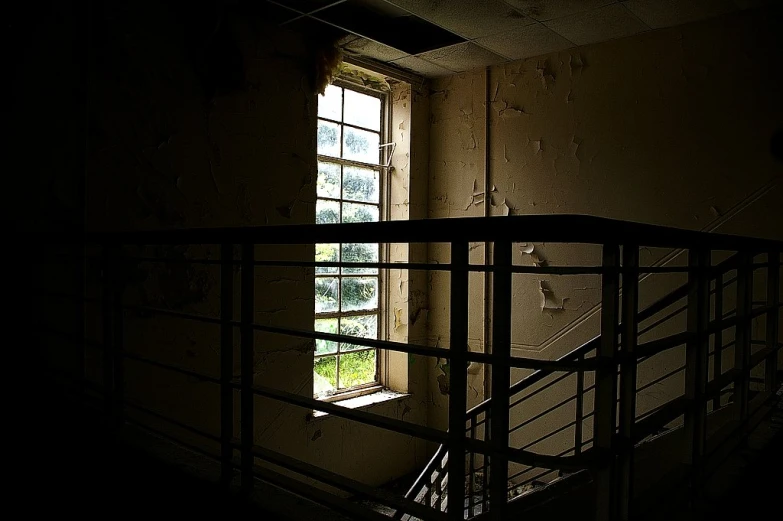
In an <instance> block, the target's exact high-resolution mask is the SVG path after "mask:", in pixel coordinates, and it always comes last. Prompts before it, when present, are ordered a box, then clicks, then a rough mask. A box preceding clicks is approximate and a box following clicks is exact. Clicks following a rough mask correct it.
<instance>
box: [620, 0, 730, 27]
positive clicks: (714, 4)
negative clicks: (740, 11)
mask: <svg viewBox="0 0 783 521" xmlns="http://www.w3.org/2000/svg"><path fill="white" fill-rule="evenodd" d="M623 5H625V7H627V8H628V10H629V11H631V12H632V13H633V14H635V15H636V16H638V17H639V19H640V20H641V21H643V22H644V23H646V24H647V25H649V26H650V27H652V28H653V29H658V28H660V27H671V26H673V25H680V24H684V23H688V22H693V21H695V20H701V19H703V18H709V17H710V16H716V15H719V14H724V13H728V12H730V11H734V10H736V9H737V6H736V5H735V3H734V2H733V1H732V0H688V1H687V2H683V1H682V0H628V1H626V2H623Z"/></svg>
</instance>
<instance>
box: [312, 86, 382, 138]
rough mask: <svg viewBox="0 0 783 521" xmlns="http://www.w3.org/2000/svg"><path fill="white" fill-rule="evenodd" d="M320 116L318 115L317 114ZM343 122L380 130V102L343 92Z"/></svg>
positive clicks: (365, 96) (351, 92) (357, 94)
mask: <svg viewBox="0 0 783 521" xmlns="http://www.w3.org/2000/svg"><path fill="white" fill-rule="evenodd" d="M318 115H319V116H320V115H321V114H320V113H319V114H318ZM345 122H346V123H350V124H351V125H357V126H360V127H365V128H371V129H373V130H381V100H380V98H376V97H375V96H368V95H367V94H362V93H360V92H356V91H352V90H346V91H345Z"/></svg>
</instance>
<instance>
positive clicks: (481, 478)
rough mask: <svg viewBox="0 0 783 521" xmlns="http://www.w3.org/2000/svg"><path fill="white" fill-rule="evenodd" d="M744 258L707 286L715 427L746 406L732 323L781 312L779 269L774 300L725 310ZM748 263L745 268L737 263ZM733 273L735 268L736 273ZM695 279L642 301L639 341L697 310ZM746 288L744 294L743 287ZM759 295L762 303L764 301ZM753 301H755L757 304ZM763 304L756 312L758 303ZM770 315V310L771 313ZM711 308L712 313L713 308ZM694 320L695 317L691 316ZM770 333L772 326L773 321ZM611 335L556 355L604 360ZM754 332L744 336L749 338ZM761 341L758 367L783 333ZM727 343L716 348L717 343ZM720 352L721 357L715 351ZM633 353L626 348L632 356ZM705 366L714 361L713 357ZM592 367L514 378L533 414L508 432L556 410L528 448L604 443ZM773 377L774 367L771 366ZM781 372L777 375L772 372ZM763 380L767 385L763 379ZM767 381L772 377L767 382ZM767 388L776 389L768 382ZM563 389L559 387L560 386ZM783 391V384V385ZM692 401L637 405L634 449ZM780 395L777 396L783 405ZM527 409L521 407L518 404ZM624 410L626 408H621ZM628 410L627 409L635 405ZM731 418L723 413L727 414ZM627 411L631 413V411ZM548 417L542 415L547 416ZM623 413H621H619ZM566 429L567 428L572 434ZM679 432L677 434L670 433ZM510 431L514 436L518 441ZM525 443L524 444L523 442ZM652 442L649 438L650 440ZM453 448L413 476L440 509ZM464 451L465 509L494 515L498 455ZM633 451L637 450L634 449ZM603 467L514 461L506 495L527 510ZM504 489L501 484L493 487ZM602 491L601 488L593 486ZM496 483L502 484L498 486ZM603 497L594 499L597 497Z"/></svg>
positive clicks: (655, 347) (586, 450) (556, 449)
mask: <svg viewBox="0 0 783 521" xmlns="http://www.w3.org/2000/svg"><path fill="white" fill-rule="evenodd" d="M741 263H742V258H741V257H740V255H739V254H735V255H732V256H731V257H729V258H728V259H726V260H724V261H723V262H721V263H720V264H718V265H716V266H715V267H713V269H711V270H710V271H709V274H708V275H707V276H706V277H705V279H706V280H705V281H703V282H706V287H707V288H708V296H707V297H706V298H707V302H709V298H710V297H712V298H713V299H715V300H716V301H715V303H714V306H715V310H714V311H713V314H714V319H713V320H712V322H709V327H710V329H711V330H713V331H715V332H717V333H718V335H717V338H716V339H715V341H714V342H713V344H712V347H711V348H710V352H709V354H708V359H709V361H708V364H707V365H708V366H709V367H711V368H712V373H713V375H712V379H711V381H710V382H709V383H708V384H707V386H706V388H705V390H704V393H703V394H704V395H706V396H709V397H711V402H708V405H709V407H708V410H707V416H708V418H710V419H714V420H715V421H711V422H710V423H711V425H710V426H709V429H710V430H711V431H717V430H719V429H720V428H721V427H725V426H727V425H730V424H731V423H732V419H731V415H730V414H727V413H731V412H732V411H733V410H735V409H736V408H737V405H738V404H737V403H736V399H737V398H736V396H737V393H736V389H735V384H736V381H737V378H736V377H737V375H738V368H737V367H734V368H731V369H729V370H728V371H726V370H725V369H722V368H721V360H722V359H723V358H725V357H724V356H723V355H724V354H725V353H722V351H723V350H726V349H727V348H733V346H734V343H735V342H729V343H727V344H723V341H722V339H721V333H722V332H723V330H724V329H726V328H728V327H730V326H732V325H733V326H734V327H735V328H736V327H738V326H740V325H741V322H740V320H739V319H738V317H737V313H738V310H739V312H740V313H742V314H745V315H754V316H758V315H759V314H761V313H764V312H768V311H772V312H776V311H777V309H779V307H780V306H779V304H778V300H777V299H776V298H775V295H774V293H775V292H776V291H777V290H778V288H777V287H773V284H774V282H775V280H776V277H774V276H773V277H770V279H771V280H770V287H769V290H770V291H769V294H768V297H769V299H770V300H771V302H763V303H762V304H769V305H768V306H765V307H757V308H756V309H755V310H751V309H742V307H743V303H742V302H741V301H740V304H739V305H738V307H735V309H733V310H731V311H729V312H726V311H725V309H722V308H723V301H724V298H723V296H724V290H725V289H726V288H728V287H730V286H738V292H739V293H740V294H741V293H742V292H746V291H747V287H743V286H744V284H743V283H742V282H741V281H740V282H738V279H739V278H740V277H741V276H742V267H741ZM738 270H739V271H738ZM732 274H734V275H732ZM693 286H694V284H693V282H690V283H689V284H685V285H682V286H680V287H678V288H676V289H674V290H673V291H671V292H669V293H668V294H667V295H665V296H664V297H662V298H660V299H659V300H657V301H656V302H654V303H653V304H651V305H649V306H647V307H646V308H645V309H643V310H640V311H639V312H638V313H637V314H636V317H635V321H636V323H635V327H634V328H633V330H635V336H636V339H635V342H634V343H635V344H638V343H639V337H640V336H641V335H643V334H645V333H650V332H652V331H654V330H655V328H661V327H664V326H665V325H667V324H669V323H671V321H673V320H676V319H677V318H678V317H681V316H682V315H684V314H688V313H690V314H691V315H693V314H694V312H695V311H696V310H695V307H696V306H694V305H693V303H691V305H690V306H689V305H688V303H687V302H684V303H683V301H686V300H688V298H689V296H690V298H691V300H692V299H693V292H694V288H693ZM739 296H740V298H742V297H741V295H739ZM757 304H758V303H757ZM751 307H752V305H751ZM754 311H755V313H754ZM770 316H771V315H770ZM707 318H709V317H707ZM690 321H691V322H692V321H693V318H692V317H691V319H690ZM622 327H623V324H622V323H621V324H619V329H622ZM768 327H769V328H770V329H769V330H768V331H767V333H772V332H773V331H774V330H773V329H772V325H771V324H769V325H768ZM687 333H688V332H687V331H686V332H685V334H683V335H681V338H678V339H674V340H672V338H671V337H666V338H663V339H661V340H658V341H650V342H648V343H646V344H643V345H640V346H639V347H645V349H639V351H641V353H642V354H640V355H637V356H636V357H634V361H635V364H634V365H637V364H641V363H643V362H644V361H645V360H647V359H651V358H653V357H655V356H656V355H657V354H659V353H663V352H666V351H668V350H674V349H680V350H682V351H686V350H687V348H688V347H687V346H688V345H689V342H688V341H687V339H686V338H685V336H687ZM742 336H743V333H742V332H741V331H739V330H737V331H735V337H737V338H741V337H742ZM603 340H604V339H602V336H600V335H599V336H596V337H595V338H593V339H592V340H590V341H589V342H587V343H585V344H584V345H582V346H580V347H578V348H577V349H574V350H573V351H571V352H569V353H568V354H566V355H565V356H563V357H561V358H559V359H557V361H556V362H558V363H560V364H561V365H562V364H568V363H576V364H584V363H585V361H588V362H590V361H593V362H595V361H596V360H597V358H596V357H597V356H598V352H599V350H600V348H601V344H602V341H603ZM747 340H749V338H748V337H745V341H747ZM750 343H751V344H752V345H766V346H767V350H761V351H757V352H756V353H755V356H753V357H752V361H745V363H746V366H749V368H752V367H754V366H755V365H757V364H758V363H759V362H760V361H762V360H763V359H764V357H765V356H768V355H769V354H770V350H773V351H777V350H778V349H780V347H781V346H780V343H779V342H777V343H774V342H772V343H771V342H770V339H769V338H768V339H766V342H764V341H755V340H750ZM617 345H618V348H619V349H620V352H619V353H618V356H619V357H622V349H623V342H622V340H620V341H619V342H618V344H617ZM716 345H718V346H719V347H718V348H717V349H715V346H716ZM683 355H684V356H685V358H686V363H685V364H683V365H681V366H679V367H676V368H674V369H672V370H664V369H663V368H661V369H660V370H658V371H657V373H658V374H655V375H652V376H650V375H649V374H648V377H647V379H648V381H647V382H645V383H644V384H642V385H636V381H635V380H636V374H635V373H636V371H634V374H633V377H634V382H633V386H632V387H633V395H634V396H638V395H639V394H640V393H643V392H644V391H646V390H648V389H650V388H651V387H653V386H656V385H661V384H666V383H667V382H671V381H672V379H674V378H677V377H678V376H681V374H682V373H683V372H687V371H689V368H688V367H687V364H688V362H689V361H690V360H689V359H690V358H691V357H689V356H687V353H683ZM716 359H719V361H717V362H716V361H715V360H716ZM627 360H628V358H627V357H626V361H627ZM618 366H619V367H618V369H617V370H616V371H615V373H614V375H613V376H612V377H611V378H613V379H614V380H615V381H616V382H617V385H618V387H621V384H620V382H619V381H620V379H621V378H622V376H623V375H622V373H623V367H622V366H623V363H622V362H620V363H619V364H618ZM705 369H706V367H705ZM587 372H589V371H588V370H582V369H578V368H577V369H576V370H574V371H563V370H558V369H557V368H553V369H539V370H536V371H534V372H533V373H532V374H530V375H529V376H527V377H525V378H523V379H521V380H520V381H518V382H516V383H514V384H513V385H511V386H510V388H509V395H508V396H509V411H513V410H515V408H524V410H525V415H524V417H525V419H524V420H518V421H517V422H515V423H513V424H510V425H509V427H510V428H509V436H510V437H512V436H513V435H514V433H518V432H524V429H526V428H529V427H530V426H531V425H532V424H534V423H537V422H541V423H544V424H547V423H548V422H549V420H550V419H553V423H552V426H551V428H549V429H547V432H546V433H545V434H544V435H542V436H539V437H537V438H535V439H533V440H530V441H527V442H525V443H524V444H522V445H521V446H519V447H518V448H519V450H523V451H524V450H528V449H535V448H537V447H540V446H541V444H542V443H543V442H547V441H548V440H552V439H553V438H555V437H559V440H558V441H557V442H555V443H549V444H548V446H547V449H548V450H549V452H550V455H551V456H552V457H553V458H554V460H552V461H557V458H562V457H567V456H577V457H578V456H580V455H590V454H591V453H593V452H594V451H595V449H594V448H593V447H594V438H593V436H592V435H591V434H590V433H591V432H592V430H593V428H594V427H595V426H594V416H595V412H594V411H591V412H589V413H585V401H586V400H585V397H586V395H587V394H588V393H591V392H592V393H593V394H595V390H596V383H595V382H594V383H592V384H590V385H587V384H586V382H585V374H586V373H587ZM767 377H768V378H769V375H767ZM566 379H571V380H575V383H576V386H575V387H576V388H575V389H574V391H573V392H572V393H571V394H567V395H565V396H563V392H562V391H563V389H564V388H565V380H566ZM773 381H774V379H773ZM753 383H756V384H758V383H761V384H764V383H765V382H764V379H763V378H755V379H754V378H752V377H751V378H748V379H747V380H746V381H745V382H743V383H742V384H743V385H745V386H747V391H748V396H747V398H746V399H747V400H751V401H752V400H753V399H754V398H756V397H759V396H760V395H761V394H764V393H762V392H759V390H758V389H756V390H754V388H753V387H754V386H753V385H752V384H753ZM766 385H767V386H769V385H770V382H769V381H767V382H766ZM756 387H759V386H758V385H756ZM761 387H763V385H762V386H761ZM552 391H557V394H558V395H559V397H560V398H562V399H560V400H549V399H545V400H543V403H545V404H546V405H549V404H551V405H550V406H549V407H547V408H544V407H543V406H542V405H541V404H540V403H539V404H535V403H533V404H532V405H530V406H528V405H529V404H530V403H531V402H533V399H534V398H538V399H539V402H541V398H542V395H545V394H546V393H548V392H549V393H552ZM765 391H767V392H766V394H764V396H766V397H767V398H769V391H770V389H769V388H767V389H765ZM552 394H554V393H552ZM777 394H780V391H778V392H777ZM621 398H622V397H621V396H618V397H617V398H616V400H615V403H616V404H617V405H618V406H619V404H620V401H621ZM684 403H685V394H683V395H681V396H678V397H676V398H674V399H673V400H669V401H667V402H666V403H663V404H660V405H658V406H657V407H654V408H652V409H649V410H646V411H644V412H639V411H638V410H635V407H634V408H633V409H634V410H633V421H632V422H630V423H631V425H632V426H633V428H632V429H630V430H631V431H632V433H633V435H632V438H631V441H632V444H633V445H632V446H633V448H632V449H631V454H633V450H638V449H639V448H640V447H642V446H643V445H645V444H652V445H655V444H656V442H657V441H658V440H659V439H660V438H661V437H662V436H663V435H664V434H666V433H669V434H672V433H675V432H677V431H682V430H683V429H687V428H689V425H688V421H687V420H686V421H682V420H681V417H682V415H683V406H684ZM779 406H780V405H779V404H778V407H779ZM569 407H570V408H573V409H574V412H573V414H574V418H573V420H572V421H569V422H565V423H563V422H562V420H560V422H559V423H558V419H557V418H555V417H556V416H558V415H560V416H562V413H563V410H564V409H565V408H569ZM516 410H517V411H519V410H520V409H516ZM491 411H492V398H489V399H487V400H485V401H483V402H482V403H480V404H478V405H477V406H475V407H473V408H471V409H470V410H468V411H467V413H466V417H465V423H466V427H465V435H466V437H467V438H468V439H469V440H481V441H489V436H488V434H489V432H490V431H491V420H492V418H491ZM620 414H621V415H622V414H623V413H622V412H621V413H620ZM626 414H627V413H626ZM721 415H722V416H723V418H719V417H720V416H721ZM510 416H511V417H512V418H513V417H515V416H516V417H517V418H519V417H520V416H521V415H520V414H516V415H515V414H510ZM626 421H628V420H627V419H626ZM541 423H539V425H540V424H541ZM613 423H614V422H613ZM619 423H620V422H619V421H618V422H616V423H615V429H614V431H615V432H614V435H615V437H617V435H618V434H619V431H620V425H619ZM563 434H565V436H563ZM671 438H673V436H671ZM512 443H513V442H512V441H511V439H510V440H509V444H510V445H512ZM659 445H660V446H661V447H665V444H664V443H659ZM515 448H516V447H515ZM645 448H646V447H645ZM449 456H450V455H449V451H448V448H447V447H446V445H443V444H442V445H440V446H439V447H438V449H437V450H436V452H435V454H434V455H433V456H432V458H431V459H430V461H429V463H428V464H427V466H426V467H425V468H424V470H423V471H422V472H421V474H420V475H419V477H418V478H417V479H416V481H415V482H414V484H413V485H412V486H411V487H410V489H409V490H408V492H407V493H406V495H405V497H406V498H407V499H411V500H413V501H415V502H416V503H420V504H423V505H426V506H428V507H431V508H434V509H437V510H439V511H441V512H446V511H447V506H446V505H447V503H448V491H449V486H448V481H449V475H448V474H449V473H448V462H449ZM463 458H464V460H465V471H466V472H465V492H464V498H465V499H464V512H463V516H462V517H463V518H464V519H473V518H479V517H486V515H488V514H489V513H490V511H491V507H492V497H491V490H493V489H492V487H491V486H490V483H488V478H489V477H490V475H491V457H486V458H484V459H483V460H482V459H481V455H480V454H477V453H475V452H472V451H470V450H468V451H466V453H465V454H464V456H463ZM631 458H633V456H631ZM595 477H596V472H594V471H593V469H588V468H585V469H571V470H565V469H564V468H562V467H560V466H558V465H557V464H553V465H545V464H541V465H534V464H532V465H525V466H523V467H522V468H517V469H515V470H511V466H509V472H508V476H507V479H506V480H505V483H503V488H502V489H501V490H505V491H506V493H507V497H506V498H505V500H506V501H504V502H507V505H508V508H510V509H513V508H514V506H515V505H519V507H520V508H519V510H529V509H531V508H533V507H535V506H536V505H538V504H540V503H543V502H544V501H546V500H548V499H550V498H552V497H553V496H555V495H558V494H561V493H568V491H570V490H573V489H574V488H577V487H585V486H588V487H590V486H592V487H593V489H594V488H595V485H596V484H595ZM494 490H495V491H497V487H496V488H495V489H494ZM593 492H595V491H594V490H593ZM496 493H497V492H496ZM593 506H594V505H593ZM394 518H395V519H400V520H403V521H407V520H416V519H418V518H416V517H414V516H411V515H408V514H406V513H404V512H402V511H397V512H396V514H395V516H394Z"/></svg>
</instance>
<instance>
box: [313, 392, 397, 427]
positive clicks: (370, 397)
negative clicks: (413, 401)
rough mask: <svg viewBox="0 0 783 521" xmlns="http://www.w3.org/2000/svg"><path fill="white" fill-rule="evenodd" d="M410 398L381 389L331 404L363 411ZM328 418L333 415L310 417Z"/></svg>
mask: <svg viewBox="0 0 783 521" xmlns="http://www.w3.org/2000/svg"><path fill="white" fill-rule="evenodd" d="M409 396H410V394H408V393H398V392H397V391H391V390H389V389H381V390H380V391H376V392H374V393H371V394H365V395H362V396H356V397H353V398H345V399H343V400H335V401H333V402H331V403H333V404H335V405H339V406H341V407H345V408H346V409H362V408H365V407H370V406H372V405H377V404H379V403H386V402H391V401H394V400H401V399H403V398H407V397H409ZM327 416H331V415H330V414H329V413H328V412H323V411H313V413H312V414H311V415H310V419H312V420H317V419H320V418H326V417H327Z"/></svg>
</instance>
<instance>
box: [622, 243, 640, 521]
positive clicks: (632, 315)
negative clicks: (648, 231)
mask: <svg viewBox="0 0 783 521" xmlns="http://www.w3.org/2000/svg"><path fill="white" fill-rule="evenodd" d="M638 308H639V247H638V246H637V245H635V244H626V245H625V246H623V308H622V328H621V335H622V362H621V365H620V410H619V413H620V440H621V445H622V446H621V447H620V461H619V465H618V471H619V475H618V493H619V497H618V501H619V505H618V506H619V512H618V517H619V518H620V519H622V520H627V519H629V518H630V516H631V514H630V509H631V500H632V499H633V477H634V476H633V457H634V445H633V441H634V439H633V434H634V433H633V430H634V429H633V428H634V423H635V422H636V363H637V360H636V342H637V335H638V331H639V320H638V316H637V315H638Z"/></svg>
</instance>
